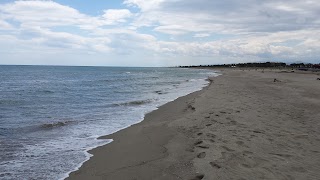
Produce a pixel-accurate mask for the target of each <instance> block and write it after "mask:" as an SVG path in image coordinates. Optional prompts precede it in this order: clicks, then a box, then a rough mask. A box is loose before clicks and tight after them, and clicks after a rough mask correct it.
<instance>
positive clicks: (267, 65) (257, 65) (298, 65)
mask: <svg viewBox="0 0 320 180" xmlns="http://www.w3.org/2000/svg"><path fill="white" fill-rule="evenodd" d="M179 67H180V68H191V67H216V68H235V67H240V68H249V67H253V68H317V69H318V68H319V69H320V64H311V63H307V64H305V63H292V64H286V63H283V62H263V63H261V62H257V63H238V64H216V65H198V66H179Z"/></svg>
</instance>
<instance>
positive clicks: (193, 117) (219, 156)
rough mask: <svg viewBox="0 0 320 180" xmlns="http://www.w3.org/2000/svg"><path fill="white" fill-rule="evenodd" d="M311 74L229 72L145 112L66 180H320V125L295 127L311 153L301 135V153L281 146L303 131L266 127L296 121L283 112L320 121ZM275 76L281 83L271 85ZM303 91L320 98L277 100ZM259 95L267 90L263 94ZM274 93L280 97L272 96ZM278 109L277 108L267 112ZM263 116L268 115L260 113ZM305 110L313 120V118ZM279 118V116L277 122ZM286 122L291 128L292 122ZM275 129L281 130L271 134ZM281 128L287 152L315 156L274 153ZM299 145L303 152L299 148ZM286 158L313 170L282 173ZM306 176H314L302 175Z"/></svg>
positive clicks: (317, 95)
mask: <svg viewBox="0 0 320 180" xmlns="http://www.w3.org/2000/svg"><path fill="white" fill-rule="evenodd" d="M213 70H214V69H213ZM292 74H295V76H299V77H298V78H297V77H295V76H292ZM306 76H309V75H306V74H296V73H277V74H276V72H265V73H261V72H259V71H251V72H248V71H237V70H228V71H224V74H223V75H221V76H218V77H215V78H213V81H214V82H213V83H212V82H211V83H210V84H209V85H208V86H206V87H204V88H203V89H202V90H200V91H196V92H194V93H191V94H189V95H186V96H183V97H180V98H178V99H176V100H174V101H171V102H169V103H167V104H165V105H163V106H160V107H159V108H158V109H157V110H155V111H152V112H150V113H148V114H146V115H145V118H144V120H143V121H141V122H140V123H137V124H134V125H132V126H130V127H128V128H126V129H122V130H120V131H118V132H116V133H114V134H111V135H107V136H103V137H102V138H105V139H113V142H111V143H109V144H107V145H104V146H101V147H97V148H95V149H93V150H90V151H89V153H90V154H93V156H92V157H91V158H90V160H89V161H86V162H85V163H83V165H82V166H81V167H80V169H79V170H77V171H75V172H72V173H71V174H70V175H69V178H67V179H213V178H214V179H229V178H232V177H236V176H237V177H243V178H245V179H256V178H262V177H264V178H266V179H272V178H283V177H289V174H293V176H294V177H307V178H308V177H309V178H310V177H320V175H319V173H318V172H316V170H315V169H316V168H319V167H320V164H319V163H318V162H320V159H319V158H316V157H317V156H318V157H319V154H318V153H319V152H320V148H319V147H320V145H319V144H320V143H319V135H317V134H316V133H315V132H316V131H315V130H314V129H313V128H318V127H317V126H316V127H313V128H312V127H309V126H308V127H304V126H301V125H300V123H296V124H295V123H293V124H294V125H295V126H297V127H299V128H302V130H308V132H309V130H312V131H310V133H311V134H312V135H313V138H312V139H311V140H309V141H310V142H312V143H313V145H314V147H315V148H316V149H315V150H314V148H311V147H310V142H306V141H305V139H303V137H302V138H301V137H298V141H299V143H300V146H299V147H298V145H296V144H294V142H291V141H290V142H289V143H288V142H287V143H286V142H285V141H284V142H282V141H283V140H282V138H287V140H288V138H289V140H291V139H290V138H291V137H286V135H287V134H288V135H290V134H292V133H293V134H297V135H298V136H299V135H300V136H301V134H302V133H301V132H300V131H301V130H300V131H299V132H300V133H298V132H294V131H298V130H299V128H297V127H295V126H294V128H293V130H291V129H288V127H286V126H284V125H281V124H280V125H278V126H279V127H278V126H276V124H275V123H266V122H267V121H265V120H268V121H274V120H275V119H277V120H284V121H285V122H289V121H290V119H292V117H291V116H290V115H287V114H285V113H281V112H286V113H289V112H290V113H295V111H298V112H300V113H301V114H302V116H303V118H306V119H308V120H310V122H308V123H311V124H312V123H313V124H314V123H315V121H314V118H315V117H318V115H319V112H316V111H315V110H316V109H315V108H319V104H317V103H316V104H314V102H320V101H319V97H320V95H319V93H318V92H316V90H320V86H319V84H318V85H315V86H312V85H310V84H309V83H306V82H302V81H304V80H306V78H307V82H309V81H310V82H311V79H309V78H308V77H306ZM310 76H314V77H318V76H317V75H310ZM275 77H276V78H278V79H279V82H277V83H272V80H273V78H275ZM210 79H212V78H210ZM269 81H270V82H269ZM301 82H302V83H303V84H301ZM315 82H317V81H315ZM269 83H270V84H271V85H270V84H269ZM289 85H290V86H289ZM260 86H261V87H260ZM304 86H305V87H304ZM311 87H312V88H311ZM237 88H240V89H237ZM301 88H303V89H302V90H305V91H308V92H310V93H311V94H312V95H314V96H315V97H316V98H313V100H312V101H311V102H309V100H308V101H306V100H304V99H302V98H299V97H298V98H297V100H299V102H298V103H296V102H293V101H292V102H291V101H290V99H288V98H286V97H282V96H277V95H275V92H277V91H279V92H280V94H281V93H282V94H283V93H284V92H282V91H284V90H286V92H288V93H289V95H287V96H288V97H289V96H290V97H291V96H293V95H296V94H297V93H301V92H300V90H301ZM310 88H311V89H310ZM282 89H284V90H282ZM297 89H298V90H299V91H298V90H297ZM257 90H260V91H264V92H263V94H261V92H259V91H257ZM288 90H289V91H288ZM249 92H250V93H249ZM319 92H320V91H319ZM240 93H242V95H241V94H240ZM310 93H309V94H310ZM239 95H241V96H239ZM260 95H261V96H265V98H267V100H264V99H260V98H261V97H259V96H260ZM274 95H275V96H277V98H278V99H276V98H274V97H273V96H274ZM304 95H305V96H308V94H304ZM268 98H270V99H272V101H270V100H268ZM231 101H232V102H231ZM289 101H290V102H289ZM273 103H276V104H277V105H276V106H275V107H273V106H270V104H273ZM290 103H296V105H297V106H298V108H297V107H295V106H292V107H290V108H285V107H284V105H285V104H289V105H291V104H290ZM309 103H312V104H313V105H316V106H315V107H309V106H307V105H309ZM257 106H258V107H257ZM260 106H261V107H260ZM272 108H273V109H272ZM252 109H253V110H252ZM262 110H264V111H268V113H266V114H263V113H262V112H263V111H262ZM293 110H294V111H293ZM302 110H304V111H302ZM259 111H260V112H259ZM305 111H307V112H312V114H311V115H308V114H307V113H306V112H305ZM277 115H278V116H281V118H280V119H279V118H278V117H277ZM295 116H297V117H296V120H297V121H300V120H301V119H302V117H299V114H296V115H295ZM300 116H301V115H300ZM256 119H259V121H257V120H256ZM270 119H271V120H270ZM304 123H306V122H304ZM285 124H286V125H287V126H288V125H290V123H289V124H288V123H285ZM273 126H275V127H277V128H272V127H273ZM291 126H293V125H291ZM300 126H301V127H300ZM256 128H258V129H256ZM279 129H280V130H282V131H283V130H285V131H287V134H285V135H282V136H280V137H279V139H280V140H281V141H280V142H282V143H284V144H290V143H292V144H290V146H292V147H294V148H291V149H289V150H290V151H292V152H296V151H298V152H300V150H299V148H300V149H301V148H302V149H305V148H307V147H308V148H311V149H313V151H312V152H308V153H307V154H309V156H311V157H313V158H311V159H309V158H302V160H301V157H300V159H299V158H296V157H295V155H293V154H294V153H292V152H291V153H289V154H288V153H275V152H272V148H270V147H273V149H274V148H277V147H275V144H276V145H277V144H279V142H278V141H279V140H278V139H277V138H274V137H273V136H275V135H276V134H277V133H278V134H279V132H275V131H276V130H279ZM266 130H267V131H266ZM269 131H270V132H269ZM291 131H293V132H291ZM310 133H308V137H309V134H310ZM267 135H269V136H270V137H272V138H271V139H272V140H270V138H269V140H268V136H267ZM303 135H305V133H304V134H303ZM301 139H302V142H300V140H301ZM275 142H277V143H275ZM301 144H302V145H305V146H306V147H301ZM255 146H258V147H255ZM296 146H297V147H296ZM262 147H263V148H262ZM257 150H259V151H257ZM277 150H279V151H280V152H282V151H288V149H286V148H284V147H278V148H277ZM260 151H262V152H260ZM281 158H282V159H281ZM268 159H272V160H273V161H274V162H270V160H268ZM286 159H291V160H292V161H293V162H299V163H298V164H301V163H302V162H303V163H304V164H310V162H311V163H312V164H313V165H314V167H313V168H304V167H294V165H293V164H292V165H291V164H290V167H291V168H293V169H295V171H297V169H298V170H299V171H298V172H291V171H281V170H283V168H285V167H283V164H281V163H279V162H278V161H280V160H286ZM305 160H309V161H310V162H305ZM316 161H317V162H316ZM276 163H278V164H279V165H277V164H276ZM271 165H274V166H275V167H272V166H271ZM285 170H287V169H286V168H285ZM292 171H293V170H292ZM306 172H308V173H307V174H308V175H309V176H306V175H305V174H306ZM277 173H279V174H278V175H277ZM302 175H303V176H302ZM250 177H251V178H250Z"/></svg>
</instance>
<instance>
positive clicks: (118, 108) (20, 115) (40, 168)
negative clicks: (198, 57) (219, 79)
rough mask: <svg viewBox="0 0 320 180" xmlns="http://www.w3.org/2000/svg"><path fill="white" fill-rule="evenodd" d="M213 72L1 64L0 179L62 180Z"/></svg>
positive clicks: (194, 87)
mask: <svg viewBox="0 0 320 180" xmlns="http://www.w3.org/2000/svg"><path fill="white" fill-rule="evenodd" d="M217 75H218V73H217V72H214V71H212V70H204V69H187V68H134V67H130V68H129V67H128V68H127V67H65V66H0V179H49V180H50V179H52V180H57V179H64V178H66V177H68V174H69V173H70V172H72V171H75V170H77V169H78V168H79V167H80V166H81V165H82V164H83V162H85V161H87V160H88V159H89V158H90V157H91V156H92V155H90V154H89V153H88V152H87V151H88V150H90V149H93V148H95V147H98V146H102V145H105V144H108V143H110V142H112V139H98V137H100V136H103V135H108V134H112V133H114V132H117V131H119V130H121V129H124V128H126V127H129V126H131V125H133V124H136V123H139V122H141V121H142V120H143V118H144V115H145V114H146V113H148V112H151V111H153V110H156V109H157V108H158V107H159V106H161V105H163V104H165V103H167V102H170V101H173V100H175V99H177V98H178V97H181V96H184V95H187V94H189V93H192V92H195V91H198V90H201V89H202V88H203V87H204V86H206V85H207V84H208V81H206V78H208V77H209V76H217Z"/></svg>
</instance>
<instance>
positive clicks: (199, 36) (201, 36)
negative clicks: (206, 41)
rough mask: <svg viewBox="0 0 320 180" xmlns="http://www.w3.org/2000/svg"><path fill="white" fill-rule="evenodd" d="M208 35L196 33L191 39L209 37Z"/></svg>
mask: <svg viewBox="0 0 320 180" xmlns="http://www.w3.org/2000/svg"><path fill="white" fill-rule="evenodd" d="M209 36H210V34H209V33H198V34H195V35H194V36H193V37H195V38H204V37H209Z"/></svg>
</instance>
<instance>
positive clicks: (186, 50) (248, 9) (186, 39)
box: [0, 0, 320, 62]
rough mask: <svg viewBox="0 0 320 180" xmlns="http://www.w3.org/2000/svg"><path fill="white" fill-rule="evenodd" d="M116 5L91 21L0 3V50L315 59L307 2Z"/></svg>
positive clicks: (172, 0) (29, 0) (318, 23)
mask: <svg viewBox="0 0 320 180" xmlns="http://www.w3.org/2000/svg"><path fill="white" fill-rule="evenodd" d="M123 4H124V5H126V6H127V8H128V9H124V8H121V9H105V10H102V11H101V12H103V13H102V14H99V15H95V16H93V15H88V14H84V13H81V12H80V11H78V10H77V9H74V8H72V7H70V6H66V5H62V4H59V3H57V2H54V1H38V0H26V1H14V2H11V3H5V4H1V3H0V49H6V51H7V52H9V51H10V52H13V51H15V52H21V53H22V52H23V53H26V52H30V54H32V52H33V53H35V52H37V53H38V54H39V56H40V54H41V53H46V52H47V53H49V52H52V53H54V52H61V53H62V54H63V52H70V53H71V52H73V53H75V52H77V53H82V52H85V53H89V54H95V55H97V54H99V55H101V57H106V55H108V56H110V57H111V56H117V55H130V56H132V57H133V56H135V57H137V56H138V55H139V56H141V57H140V59H143V58H145V59H148V58H149V57H150V55H154V56H161V57H166V58H167V57H174V58H175V59H179V58H177V57H183V58H181V59H189V60H191V59H192V58H194V59H195V60H197V57H201V58H205V59H208V60H210V59H211V60H212V59H215V58H218V59H223V60H227V59H228V58H230V59H232V60H239V61H243V59H246V58H247V59H271V60H274V59H279V60H285V59H289V60H290V59H292V58H299V57H300V58H308V59H315V58H317V57H318V54H319V53H320V37H319V34H320V30H319V29H320V20H319V18H318V17H320V3H318V2H317V1H315V0H306V1H304V0H296V1H294V2H293V1H292V2H290V3H288V2H287V1H285V0H269V1H257V0H243V1H238V0H225V1H218V0H188V1H185V0H149V1H146V0H125V1H124V2H123ZM133 12H134V13H133ZM8 39H9V40H10V43H11V46H12V47H13V46H14V45H13V44H15V43H16V44H17V45H16V46H14V47H15V48H13V49H11V50H9V49H8V48H5V47H4V46H5V44H6V42H8ZM41 50H43V52H39V51H41ZM2 52H5V51H3V50H2ZM7 54H10V53H7ZM17 54H19V53H17ZM210 57H211V58H210ZM213 57H214V58H213ZM168 59H169V58H168ZM141 62H142V61H141ZM179 62H182V61H179ZM188 62H189V61H188ZM195 62H196V61H195ZM208 62H209V61H208Z"/></svg>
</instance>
